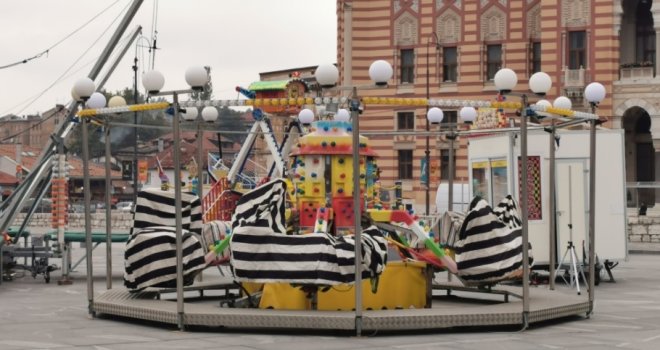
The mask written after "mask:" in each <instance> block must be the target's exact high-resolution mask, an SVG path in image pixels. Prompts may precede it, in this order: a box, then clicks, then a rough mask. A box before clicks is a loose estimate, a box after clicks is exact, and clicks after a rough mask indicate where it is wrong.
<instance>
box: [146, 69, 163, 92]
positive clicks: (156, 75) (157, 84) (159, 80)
mask: <svg viewBox="0 0 660 350" xmlns="http://www.w3.org/2000/svg"><path fill="white" fill-rule="evenodd" d="M163 85H165V77H163V74H162V73H161V72H159V71H157V70H151V71H148V72H146V73H144V74H143V75H142V86H144V88H145V89H147V92H149V93H152V94H154V93H157V92H158V91H160V89H162V88H163Z"/></svg>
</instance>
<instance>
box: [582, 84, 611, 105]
mask: <svg viewBox="0 0 660 350" xmlns="http://www.w3.org/2000/svg"><path fill="white" fill-rule="evenodd" d="M605 94H606V91H605V87H604V86H603V84H601V83H596V82H594V83H591V84H589V85H587V87H586V88H585V89H584V97H585V98H586V99H587V101H589V102H590V103H600V101H602V100H603V99H605Z"/></svg>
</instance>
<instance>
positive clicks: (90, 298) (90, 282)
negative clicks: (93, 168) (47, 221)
mask: <svg viewBox="0 0 660 350" xmlns="http://www.w3.org/2000/svg"><path fill="white" fill-rule="evenodd" d="M81 119H82V121H81V123H80V126H81V127H82V135H81V136H82V162H83V196H84V200H85V253H86V259H87V302H88V304H87V308H88V312H89V314H90V315H91V316H92V317H94V316H95V312H94V272H93V269H92V214H91V210H90V202H91V193H90V185H89V132H88V130H87V126H88V125H89V119H88V118H86V117H85V118H81Z"/></svg>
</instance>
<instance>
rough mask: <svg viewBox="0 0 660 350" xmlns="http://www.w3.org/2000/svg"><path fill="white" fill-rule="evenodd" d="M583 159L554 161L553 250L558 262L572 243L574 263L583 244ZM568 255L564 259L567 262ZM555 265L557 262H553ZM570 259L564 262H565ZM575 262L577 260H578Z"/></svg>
mask: <svg viewBox="0 0 660 350" xmlns="http://www.w3.org/2000/svg"><path fill="white" fill-rule="evenodd" d="M585 164H586V160H585V159H570V160H557V166H556V169H557V186H556V188H557V251H558V253H559V259H561V258H562V257H563V256H564V255H565V253H566V251H567V249H568V246H569V242H573V245H574V246H575V253H576V255H577V257H578V260H582V257H583V254H582V245H583V244H584V245H585V247H586V245H587V243H588V242H587V215H588V212H587V180H588V177H587V173H586V172H585ZM569 256H570V255H568V256H567V259H570V258H569ZM557 262H558V263H559V262H560V261H559V260H557ZM568 262H570V260H568V261H565V263H568ZM578 263H579V261H578Z"/></svg>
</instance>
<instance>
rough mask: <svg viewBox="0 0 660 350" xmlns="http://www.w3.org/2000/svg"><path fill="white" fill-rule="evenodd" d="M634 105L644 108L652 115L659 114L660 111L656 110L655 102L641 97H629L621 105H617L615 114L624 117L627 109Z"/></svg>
mask: <svg viewBox="0 0 660 350" xmlns="http://www.w3.org/2000/svg"><path fill="white" fill-rule="evenodd" d="M633 107H641V108H642V109H644V110H645V111H647V112H648V113H649V114H650V115H658V111H657V110H656V108H655V106H654V105H653V103H651V102H649V101H646V100H642V99H639V98H631V99H627V100H625V101H624V102H623V103H621V104H619V106H617V107H616V110H615V112H614V115H620V116H622V117H623V116H624V115H625V113H626V111H628V110H629V109H631V108H633ZM622 125H623V121H622Z"/></svg>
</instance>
